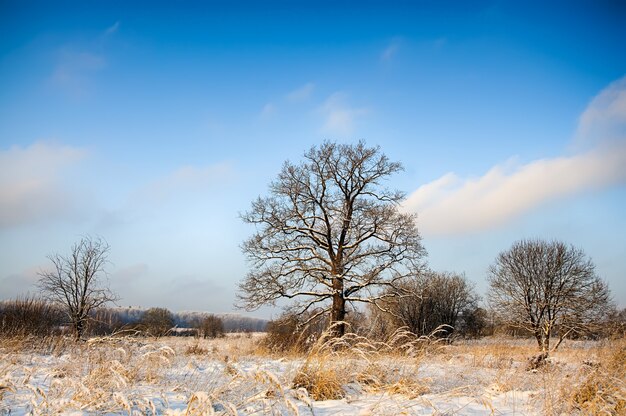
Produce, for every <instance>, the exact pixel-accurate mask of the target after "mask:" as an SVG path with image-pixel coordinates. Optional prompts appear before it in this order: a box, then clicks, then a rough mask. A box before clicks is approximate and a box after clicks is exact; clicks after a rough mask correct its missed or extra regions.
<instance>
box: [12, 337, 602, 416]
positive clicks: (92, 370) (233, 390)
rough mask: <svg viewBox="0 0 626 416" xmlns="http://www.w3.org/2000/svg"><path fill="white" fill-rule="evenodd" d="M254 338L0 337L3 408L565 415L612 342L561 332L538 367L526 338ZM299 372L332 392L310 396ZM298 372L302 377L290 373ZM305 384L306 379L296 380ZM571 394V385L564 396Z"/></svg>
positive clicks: (18, 410)
mask: <svg viewBox="0 0 626 416" xmlns="http://www.w3.org/2000/svg"><path fill="white" fill-rule="evenodd" d="M256 342H257V339H256V337H250V336H244V335H234V336H229V337H227V338H225V339H219V340H194V339H189V338H162V339H158V340H156V339H141V338H123V339H92V340H90V341H88V342H84V343H80V344H74V343H72V342H69V341H60V340H52V341H51V340H46V341H23V340H19V341H18V340H1V342H0V415H8V414H10V415H28V414H72V415H83V414H137V415H140V414H164V415H179V414H180V415H182V414H190V415H204V414H213V413H215V414H239V415H244V414H245V415H247V414H259V415H261V414H277V415H290V414H300V415H311V414H313V415H318V416H323V415H399V414H405V415H452V414H459V415H491V414H496V415H533V414H567V413H571V412H572V411H573V410H572V408H571V406H570V403H569V402H568V400H567V397H569V396H568V394H569V393H570V392H571V391H573V390H574V389H575V388H576V386H577V385H578V384H580V383H581V382H582V380H584V377H585V375H586V374H587V373H589V371H591V370H589V368H591V367H593V365H594V363H596V362H599V360H601V359H602V356H603V354H605V353H606V351H607V350H608V351H610V350H611V348H614V347H612V346H610V345H609V346H607V345H605V344H600V343H597V344H594V343H573V342H570V343H569V344H566V345H564V346H563V347H562V349H561V352H557V353H556V354H555V355H554V360H553V363H552V364H551V365H550V366H549V367H548V368H546V369H544V370H541V371H538V372H529V371H526V369H525V366H526V360H527V358H528V357H529V356H530V355H531V354H533V353H534V348H535V346H534V345H533V344H532V343H531V342H530V341H514V340H483V341H480V342H472V343H467V342H466V343H461V342H457V343H455V344H453V345H445V346H438V347H436V348H432V349H429V350H428V351H427V352H426V353H422V354H419V355H413V356H406V355H401V354H358V353H354V352H350V353H346V354H331V355H317V356H311V357H303V356H291V357H282V358H281V357H268V356H264V355H260V354H258V353H257V352H256V350H257V347H256ZM301 373H307V374H308V375H309V378H307V380H312V381H311V383H314V384H315V383H317V384H315V386H317V387H319V388H321V389H322V390H323V389H324V388H328V389H329V391H335V393H337V391H336V390H332V389H330V387H331V386H332V385H333V383H339V389H338V390H339V391H338V394H339V396H340V397H341V398H337V399H334V400H314V397H315V395H316V393H315V391H314V390H313V389H312V388H311V387H310V386H306V387H309V388H308V389H307V388H305V387H303V386H302V385H303V383H302V382H299V383H298V382H296V381H297V380H302V377H301V375H300V376H299V374H301ZM298 377H300V378H298ZM305 384H306V383H305ZM570 396H571V394H570Z"/></svg>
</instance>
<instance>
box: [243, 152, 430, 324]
mask: <svg viewBox="0 0 626 416" xmlns="http://www.w3.org/2000/svg"><path fill="white" fill-rule="evenodd" d="M401 169H402V167H401V165H400V164H399V163H396V162H391V161H389V159H388V158H387V157H386V156H385V155H384V154H382V153H381V151H380V149H379V148H378V147H374V148H368V147H366V146H365V144H364V143H363V142H360V143H358V144H356V145H344V144H336V143H330V142H326V143H324V144H322V145H321V146H319V147H313V148H311V149H310V150H309V151H308V152H306V153H305V154H304V161H303V162H302V163H300V164H297V165H296V164H292V163H289V162H286V163H285V164H284V166H283V168H282V170H281V172H280V173H279V175H278V178H277V179H276V180H275V181H274V182H273V183H272V184H271V185H270V196H268V197H265V198H258V199H257V200H256V201H254V202H253V203H252V209H251V210H250V211H249V212H247V213H245V214H243V215H242V218H243V220H244V221H245V222H247V223H250V224H254V225H256V227H257V228H256V233H255V234H254V235H253V236H252V237H251V238H250V239H248V240H247V241H245V242H244V244H243V247H242V249H243V252H244V253H245V254H246V255H247V257H248V259H249V260H250V262H251V266H252V267H251V269H252V270H251V271H250V272H249V273H248V275H247V277H246V278H245V280H244V281H243V282H241V284H240V286H239V287H240V293H239V299H240V301H241V306H244V307H246V308H248V309H256V308H258V307H260V306H261V305H264V304H275V302H276V301H278V300H279V299H292V300H293V301H294V302H296V303H295V304H293V305H292V310H294V311H298V312H299V313H307V312H309V311H316V313H314V314H313V315H312V316H311V317H310V319H316V318H317V317H318V316H320V315H322V314H326V313H329V312H330V319H329V323H330V325H332V327H333V328H335V335H337V336H341V335H343V333H344V331H345V328H344V325H343V323H342V322H344V321H345V317H346V310H347V309H346V305H347V304H349V303H354V302H365V303H371V304H378V303H379V302H380V301H381V300H382V299H384V298H386V297H389V296H393V295H394V292H391V291H381V290H380V289H384V288H388V287H393V286H395V285H396V283H397V282H399V281H400V280H402V279H404V278H405V277H407V276H411V275H414V274H415V273H417V272H418V270H420V269H421V267H422V258H423V256H424V254H425V251H424V249H423V247H422V245H421V238H420V235H419V233H418V231H417V226H416V217H415V215H412V214H407V213H402V212H400V210H399V209H398V206H399V203H400V202H401V201H402V200H403V198H404V195H403V194H402V193H401V192H398V191H392V190H389V189H387V188H385V187H384V181H385V179H387V178H388V177H389V176H390V175H392V174H394V173H396V172H398V171H400V170H401Z"/></svg>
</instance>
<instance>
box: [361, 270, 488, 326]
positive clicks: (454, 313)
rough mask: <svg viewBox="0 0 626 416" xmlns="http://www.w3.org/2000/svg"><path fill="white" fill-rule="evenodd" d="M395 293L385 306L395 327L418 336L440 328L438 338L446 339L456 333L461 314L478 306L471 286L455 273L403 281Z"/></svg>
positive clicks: (424, 274)
mask: <svg viewBox="0 0 626 416" xmlns="http://www.w3.org/2000/svg"><path fill="white" fill-rule="evenodd" d="M396 291H397V296H395V297H394V298H392V299H391V300H390V301H389V302H388V305H387V309H388V310H389V311H390V312H391V314H392V319H393V320H394V321H395V327H396V328H397V327H400V326H406V327H407V328H408V329H409V330H410V331H411V332H413V333H415V334H417V335H428V334H431V333H433V332H434V331H436V330H437V329H438V328H439V331H438V332H437V334H438V335H439V336H448V335H450V333H452V332H453V331H454V330H456V328H457V326H458V324H459V323H460V318H461V315H462V314H467V313H468V312H469V311H472V310H474V309H476V308H477V305H478V296H477V295H476V293H475V292H474V287H473V285H472V284H471V282H470V281H469V280H468V279H467V278H466V277H465V276H464V275H463V274H458V273H449V272H434V271H429V272H426V273H422V274H420V275H417V276H413V277H411V278H410V279H407V280H406V281H404V282H402V283H401V284H400V285H399V287H398V289H396ZM373 312H374V313H376V311H373Z"/></svg>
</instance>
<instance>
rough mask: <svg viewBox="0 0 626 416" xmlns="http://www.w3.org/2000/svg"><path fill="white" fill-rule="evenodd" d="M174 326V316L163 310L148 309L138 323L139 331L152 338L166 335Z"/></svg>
mask: <svg viewBox="0 0 626 416" xmlns="http://www.w3.org/2000/svg"><path fill="white" fill-rule="evenodd" d="M173 326H174V315H172V312H170V311H169V310H167V309H165V308H150V309H148V310H147V311H146V312H144V314H143V316H142V317H141V321H140V322H139V327H140V328H141V330H143V331H145V332H146V333H148V334H149V335H152V336H154V337H161V336H163V335H166V334H167V333H168V332H169V331H170V330H171V329H172V327H173Z"/></svg>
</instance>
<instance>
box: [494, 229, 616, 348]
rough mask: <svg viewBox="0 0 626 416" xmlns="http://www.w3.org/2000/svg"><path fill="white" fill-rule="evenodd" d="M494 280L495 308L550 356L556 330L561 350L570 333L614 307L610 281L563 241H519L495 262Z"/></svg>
mask: <svg viewBox="0 0 626 416" xmlns="http://www.w3.org/2000/svg"><path fill="white" fill-rule="evenodd" d="M489 283H490V291H489V301H490V303H491V306H492V307H493V308H494V310H495V312H496V313H497V314H498V315H499V316H500V317H501V318H503V319H504V321H505V322H506V323H508V324H510V325H513V326H517V327H519V328H522V329H524V330H526V331H529V332H530V333H531V334H533V335H534V337H535V338H536V339H537V343H538V344H539V348H540V349H541V352H542V353H543V354H545V355H546V356H547V354H549V353H550V337H551V336H555V335H558V338H559V341H558V342H557V344H556V345H555V346H554V348H553V350H555V349H557V348H558V346H559V345H560V344H561V342H562V341H563V339H565V337H567V336H568V335H570V334H572V333H573V332H579V331H583V330H584V329H585V328H587V327H589V326H590V325H593V324H594V323H596V322H599V321H600V320H601V319H602V318H603V316H604V315H605V314H606V313H607V311H608V310H610V305H611V301H610V292H609V289H608V286H607V284H606V283H605V282H604V281H602V280H601V279H600V278H599V277H598V276H597V275H596V273H595V266H594V264H593V263H592V261H591V260H590V259H588V258H587V257H586V256H585V253H584V252H583V251H582V250H580V249H578V248H575V247H574V246H571V245H570V246H568V245H566V244H564V243H562V242H559V241H553V242H546V241H543V240H522V241H519V242H516V243H515V244H513V246H512V247H511V248H510V249H509V250H508V251H505V252H502V253H500V255H499V256H498V257H497V259H496V261H495V263H494V264H493V265H492V266H491V267H490V269H489ZM557 332H558V333H557Z"/></svg>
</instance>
